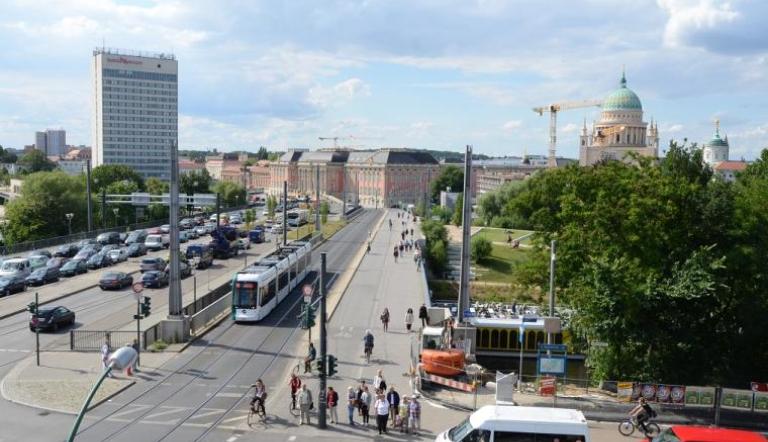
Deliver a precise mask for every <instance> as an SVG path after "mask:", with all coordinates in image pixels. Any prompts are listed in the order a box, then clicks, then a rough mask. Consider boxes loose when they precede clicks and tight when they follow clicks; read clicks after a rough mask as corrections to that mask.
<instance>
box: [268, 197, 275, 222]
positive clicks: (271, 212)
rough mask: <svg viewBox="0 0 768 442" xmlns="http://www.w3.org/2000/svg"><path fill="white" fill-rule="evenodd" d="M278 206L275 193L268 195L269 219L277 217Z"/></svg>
mask: <svg viewBox="0 0 768 442" xmlns="http://www.w3.org/2000/svg"><path fill="white" fill-rule="evenodd" d="M276 208H277V198H276V197H275V196H274V195H267V216H268V217H269V219H275V209H276Z"/></svg>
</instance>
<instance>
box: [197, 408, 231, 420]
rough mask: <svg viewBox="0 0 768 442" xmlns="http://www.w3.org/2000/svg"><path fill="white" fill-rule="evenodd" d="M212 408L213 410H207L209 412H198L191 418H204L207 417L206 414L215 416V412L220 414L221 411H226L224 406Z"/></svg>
mask: <svg viewBox="0 0 768 442" xmlns="http://www.w3.org/2000/svg"><path fill="white" fill-rule="evenodd" d="M203 410H206V408H203ZM210 410H212V411H209V412H207V413H198V414H195V415H193V416H192V417H190V418H189V419H200V418H202V417H206V416H213V415H215V414H220V413H223V412H224V409H223V408H215V409H214V408H211V409H210Z"/></svg>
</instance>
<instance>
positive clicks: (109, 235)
mask: <svg viewBox="0 0 768 442" xmlns="http://www.w3.org/2000/svg"><path fill="white" fill-rule="evenodd" d="M96 241H97V242H98V243H99V244H103V245H106V244H120V243H121V241H120V233H119V232H104V233H102V234H100V235H99V236H97V237H96Z"/></svg>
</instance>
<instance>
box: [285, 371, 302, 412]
mask: <svg viewBox="0 0 768 442" xmlns="http://www.w3.org/2000/svg"><path fill="white" fill-rule="evenodd" d="M288 385H289V386H290V387H291V409H292V410H295V409H296V394H298V392H299V390H301V378H300V377H298V376H296V374H295V373H292V374H291V380H290V381H288Z"/></svg>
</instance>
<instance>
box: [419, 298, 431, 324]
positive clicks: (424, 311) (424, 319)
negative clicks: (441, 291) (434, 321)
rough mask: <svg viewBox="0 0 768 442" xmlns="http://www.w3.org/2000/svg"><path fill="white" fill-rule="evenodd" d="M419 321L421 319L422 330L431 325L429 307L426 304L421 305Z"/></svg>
mask: <svg viewBox="0 0 768 442" xmlns="http://www.w3.org/2000/svg"><path fill="white" fill-rule="evenodd" d="M419 319H421V328H424V327H425V326H427V325H429V314H427V306H426V305H425V304H421V307H419Z"/></svg>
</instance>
